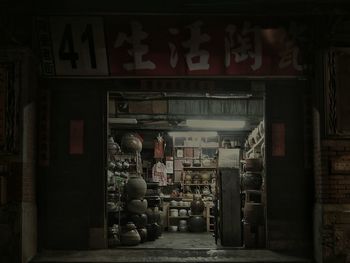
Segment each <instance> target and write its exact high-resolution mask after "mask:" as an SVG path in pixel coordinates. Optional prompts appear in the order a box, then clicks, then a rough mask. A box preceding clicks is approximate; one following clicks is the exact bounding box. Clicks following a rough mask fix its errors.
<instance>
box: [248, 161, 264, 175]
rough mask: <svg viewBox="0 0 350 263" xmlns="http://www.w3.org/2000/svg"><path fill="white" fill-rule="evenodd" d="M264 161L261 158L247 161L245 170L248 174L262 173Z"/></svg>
mask: <svg viewBox="0 0 350 263" xmlns="http://www.w3.org/2000/svg"><path fill="white" fill-rule="evenodd" d="M262 168H263V167H262V161H261V159H260V158H249V159H245V165H244V169H245V171H247V172H260V171H261V170H262Z"/></svg>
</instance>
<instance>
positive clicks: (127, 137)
mask: <svg viewBox="0 0 350 263" xmlns="http://www.w3.org/2000/svg"><path fill="white" fill-rule="evenodd" d="M121 146H122V150H123V152H125V153H139V152H141V150H142V142H141V140H140V138H139V136H138V135H137V134H136V133H126V134H124V136H123V137H122V143H121Z"/></svg>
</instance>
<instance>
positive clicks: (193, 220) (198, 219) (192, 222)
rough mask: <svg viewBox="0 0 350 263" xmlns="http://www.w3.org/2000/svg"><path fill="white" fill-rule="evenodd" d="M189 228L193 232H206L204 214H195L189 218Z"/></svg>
mask: <svg viewBox="0 0 350 263" xmlns="http://www.w3.org/2000/svg"><path fill="white" fill-rule="evenodd" d="M188 226H189V230H190V231H191V232H204V231H205V220H204V218H203V216H199V215H194V216H191V217H190V219H189V220H188Z"/></svg>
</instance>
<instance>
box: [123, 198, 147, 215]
mask: <svg viewBox="0 0 350 263" xmlns="http://www.w3.org/2000/svg"><path fill="white" fill-rule="evenodd" d="M127 208H128V211H129V212H130V213H134V214H143V213H145V212H146V210H147V200H146V199H133V200H130V201H128V204H127Z"/></svg>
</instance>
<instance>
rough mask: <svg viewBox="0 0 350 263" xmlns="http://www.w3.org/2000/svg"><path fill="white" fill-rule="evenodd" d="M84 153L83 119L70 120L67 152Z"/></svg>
mask: <svg viewBox="0 0 350 263" xmlns="http://www.w3.org/2000/svg"><path fill="white" fill-rule="evenodd" d="M83 153H84V121H83V120H71V121H70V135H69V154H83Z"/></svg>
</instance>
